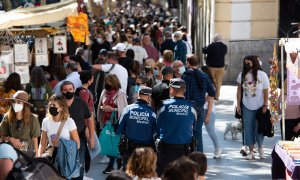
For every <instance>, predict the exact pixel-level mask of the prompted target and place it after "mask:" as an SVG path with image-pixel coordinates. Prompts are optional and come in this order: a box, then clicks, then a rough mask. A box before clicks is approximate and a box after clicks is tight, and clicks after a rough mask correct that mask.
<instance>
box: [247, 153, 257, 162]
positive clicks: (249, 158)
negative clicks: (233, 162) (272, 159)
mask: <svg viewBox="0 0 300 180" xmlns="http://www.w3.org/2000/svg"><path fill="white" fill-rule="evenodd" d="M246 159H247V160H254V159H255V156H254V152H250V153H249V154H248V155H247V157H246Z"/></svg>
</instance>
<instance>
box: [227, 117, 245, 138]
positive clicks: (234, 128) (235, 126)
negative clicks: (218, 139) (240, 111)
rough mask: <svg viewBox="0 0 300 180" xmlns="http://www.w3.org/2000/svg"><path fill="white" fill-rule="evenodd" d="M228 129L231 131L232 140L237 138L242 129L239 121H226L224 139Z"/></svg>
mask: <svg viewBox="0 0 300 180" xmlns="http://www.w3.org/2000/svg"><path fill="white" fill-rule="evenodd" d="M229 131H230V132H231V136H232V140H237V134H238V133H242V131H243V127H242V123H241V121H236V122H230V123H226V128H225V132H224V139H226V134H228V132H229Z"/></svg>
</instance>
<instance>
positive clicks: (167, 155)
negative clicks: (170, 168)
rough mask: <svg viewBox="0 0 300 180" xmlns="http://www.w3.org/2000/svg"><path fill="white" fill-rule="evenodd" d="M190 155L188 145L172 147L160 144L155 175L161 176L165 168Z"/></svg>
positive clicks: (172, 145)
mask: <svg viewBox="0 0 300 180" xmlns="http://www.w3.org/2000/svg"><path fill="white" fill-rule="evenodd" d="M190 153H191V147H190V144H182V145H174V144H166V143H163V142H160V143H159V145H158V151H157V170H156V171H157V174H158V176H161V174H162V173H163V171H164V169H165V167H166V166H167V165H168V164H169V163H170V162H172V161H174V160H176V159H178V158H180V157H181V156H187V155H189V154H190Z"/></svg>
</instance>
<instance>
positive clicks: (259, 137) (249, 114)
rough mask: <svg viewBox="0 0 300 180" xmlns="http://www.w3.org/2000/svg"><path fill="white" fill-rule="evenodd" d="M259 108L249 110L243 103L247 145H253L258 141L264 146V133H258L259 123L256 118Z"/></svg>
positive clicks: (258, 143)
mask: <svg viewBox="0 0 300 180" xmlns="http://www.w3.org/2000/svg"><path fill="white" fill-rule="evenodd" d="M256 112H257V110H249V109H248V108H246V106H244V105H243V123H244V134H245V137H244V139H245V145H246V146H251V145H254V144H255V142H257V145H258V147H259V148H260V147H262V144H263V142H264V135H263V134H259V133H258V123H257V120H256V118H255V115H256Z"/></svg>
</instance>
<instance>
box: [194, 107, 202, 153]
mask: <svg viewBox="0 0 300 180" xmlns="http://www.w3.org/2000/svg"><path fill="white" fill-rule="evenodd" d="M195 109H196V111H197V123H196V127H194V136H195V138H196V142H197V143H196V144H197V148H196V150H197V151H200V152H203V140H202V126H203V122H204V108H203V106H198V105H195Z"/></svg>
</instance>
